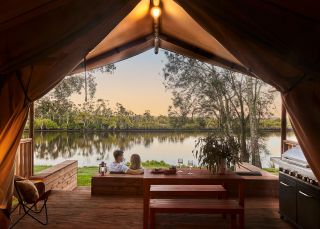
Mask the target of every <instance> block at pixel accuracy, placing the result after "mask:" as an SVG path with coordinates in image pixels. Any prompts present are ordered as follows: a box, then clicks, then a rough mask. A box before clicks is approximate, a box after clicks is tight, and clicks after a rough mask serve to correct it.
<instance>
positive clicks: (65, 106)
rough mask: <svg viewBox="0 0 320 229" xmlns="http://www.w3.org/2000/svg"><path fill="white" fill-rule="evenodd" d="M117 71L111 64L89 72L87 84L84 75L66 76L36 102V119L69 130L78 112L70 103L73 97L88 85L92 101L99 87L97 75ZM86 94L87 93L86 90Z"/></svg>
mask: <svg viewBox="0 0 320 229" xmlns="http://www.w3.org/2000/svg"><path fill="white" fill-rule="evenodd" d="M115 69H116V68H115V66H114V65H113V64H111V65H107V66H104V67H101V68H97V69H93V70H91V71H88V72H87V81H86V82H85V78H84V73H78V74H74V75H70V76H66V77H65V79H63V80H62V81H61V82H60V83H59V84H58V85H57V86H56V87H54V88H53V90H52V91H50V92H49V93H48V94H47V95H46V96H44V97H43V98H41V99H39V100H38V101H36V104H35V105H36V106H35V117H36V118H48V119H51V120H52V121H54V122H56V123H57V124H58V125H59V126H61V127H62V126H63V127H65V128H68V127H69V123H72V122H74V120H72V119H73V118H74V112H73V111H74V110H76V109H75V106H76V105H75V104H74V103H73V102H72V101H70V97H71V95H73V94H75V93H76V94H81V91H82V90H83V89H86V87H85V84H87V85H88V89H89V90H88V92H89V97H90V100H92V99H93V98H94V95H95V92H96V86H97V84H96V82H95V75H96V74H97V73H112V72H113V71H114V70H115ZM85 93H87V91H86V90H85ZM85 102H87V101H85ZM83 106H85V105H83Z"/></svg>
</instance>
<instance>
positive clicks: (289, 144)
mask: <svg viewBox="0 0 320 229" xmlns="http://www.w3.org/2000/svg"><path fill="white" fill-rule="evenodd" d="M282 144H283V152H285V151H287V150H288V149H291V148H293V147H295V146H297V145H299V143H298V142H296V141H292V140H283V142H282ZM283 152H282V153H283Z"/></svg>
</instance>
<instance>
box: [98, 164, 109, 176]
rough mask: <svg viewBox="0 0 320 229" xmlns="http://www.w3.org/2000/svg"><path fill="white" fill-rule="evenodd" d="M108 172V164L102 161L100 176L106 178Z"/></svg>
mask: <svg viewBox="0 0 320 229" xmlns="http://www.w3.org/2000/svg"><path fill="white" fill-rule="evenodd" d="M106 172H107V164H106V163H105V162H104V161H102V162H101V163H100V164H99V174H100V176H104V175H105V174H106Z"/></svg>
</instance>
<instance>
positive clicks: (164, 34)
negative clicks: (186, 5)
mask: <svg viewBox="0 0 320 229" xmlns="http://www.w3.org/2000/svg"><path fill="white" fill-rule="evenodd" d="M161 8H162V14H161V17H160V22H159V26H160V32H159V37H160V44H159V47H160V48H163V49H166V50H169V51H173V52H176V53H179V54H183V55H186V56H189V57H194V58H197V59H199V60H201V61H206V62H209V63H212V64H216V65H219V66H221V67H226V68H232V69H234V70H236V71H240V72H243V73H246V74H248V72H247V70H246V68H245V67H244V66H243V65H242V64H241V63H240V62H239V61H238V60H237V59H236V58H235V57H234V56H233V55H232V54H231V53H230V52H229V51H228V50H227V49H226V48H224V47H223V46H222V45H221V44H220V43H219V42H218V41H217V40H216V39H215V38H214V37H213V36H211V35H210V34H209V33H208V32H206V31H205V30H204V29H203V28H202V27H201V26H200V25H199V24H198V23H197V22H196V21H195V20H194V19H192V17H191V16H190V15H188V14H187V13H186V12H185V11H184V10H183V9H182V8H181V7H180V6H179V5H178V4H177V3H175V2H174V1H173V0H162V1H161ZM153 26H154V24H153V18H152V17H151V15H150V0H142V1H141V2H140V3H139V4H138V5H137V6H136V7H135V8H134V9H133V10H132V11H131V12H130V14H128V15H127V16H126V17H125V18H124V19H123V20H122V21H121V22H120V23H119V24H118V25H117V26H116V27H115V28H114V29H113V31H112V32H111V33H109V34H108V35H107V36H106V37H105V39H103V41H101V42H100V43H99V44H98V45H97V46H96V47H95V48H94V49H93V50H91V51H90V52H89V54H88V55H87V57H86V65H87V68H88V69H92V68H97V67H100V66H103V65H106V64H110V63H114V62H117V61H120V60H123V59H126V58H129V57H132V56H134V55H137V54H140V53H142V52H144V51H146V50H148V49H151V48H153V47H154V31H153ZM195 34H196V36H195ZM83 66H84V64H83V63H81V64H80V65H79V66H78V67H77V68H76V69H75V70H74V72H79V71H83Z"/></svg>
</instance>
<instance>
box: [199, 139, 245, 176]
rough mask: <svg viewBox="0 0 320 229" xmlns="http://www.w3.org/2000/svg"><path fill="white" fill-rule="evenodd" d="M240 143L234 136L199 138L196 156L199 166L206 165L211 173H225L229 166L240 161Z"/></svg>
mask: <svg viewBox="0 0 320 229" xmlns="http://www.w3.org/2000/svg"><path fill="white" fill-rule="evenodd" d="M239 151H240V145H239V143H238V141H237V139H236V138H235V137H232V136H222V137H221V136H220V137H216V136H212V135H209V136H207V137H205V138H199V139H198V140H197V141H196V145H195V149H194V150H193V154H194V156H195V157H196V158H197V159H198V162H199V166H201V167H202V166H205V167H207V169H209V170H210V172H211V173H218V174H224V173H225V172H226V169H227V166H231V165H236V164H239V163H240V158H239Z"/></svg>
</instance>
